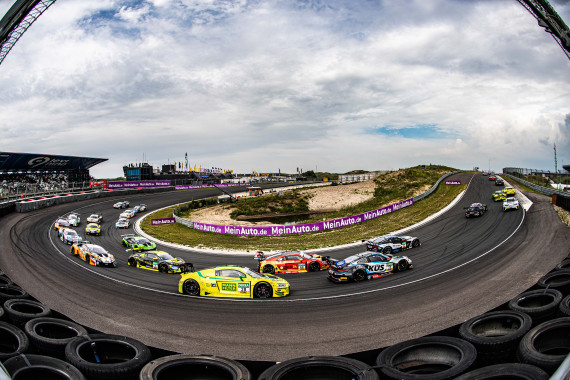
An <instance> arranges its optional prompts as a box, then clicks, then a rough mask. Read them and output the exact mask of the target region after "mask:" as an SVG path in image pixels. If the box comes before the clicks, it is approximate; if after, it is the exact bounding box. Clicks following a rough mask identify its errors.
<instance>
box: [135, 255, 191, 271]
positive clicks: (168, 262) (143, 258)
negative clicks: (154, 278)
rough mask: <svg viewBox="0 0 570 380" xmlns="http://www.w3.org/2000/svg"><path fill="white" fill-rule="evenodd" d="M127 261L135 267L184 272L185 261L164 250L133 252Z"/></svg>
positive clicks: (185, 269) (185, 268)
mask: <svg viewBox="0 0 570 380" xmlns="http://www.w3.org/2000/svg"><path fill="white" fill-rule="evenodd" d="M127 263H128V264H129V265H130V266H132V267H135V268H141V269H148V270H154V271H158V272H163V273H184V272H186V271H187V266H186V262H185V261H184V260H182V259H181V258H179V257H176V258H175V257H172V256H171V255H170V253H167V252H164V251H147V252H142V253H133V254H132V255H131V256H130V257H129V259H128V260H127Z"/></svg>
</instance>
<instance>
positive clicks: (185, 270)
mask: <svg viewBox="0 0 570 380" xmlns="http://www.w3.org/2000/svg"><path fill="white" fill-rule="evenodd" d="M188 272H194V264H192V263H186V265H183V266H182V267H181V268H180V273H188Z"/></svg>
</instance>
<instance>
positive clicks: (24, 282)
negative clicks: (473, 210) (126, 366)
mask: <svg viewBox="0 0 570 380" xmlns="http://www.w3.org/2000/svg"><path fill="white" fill-rule="evenodd" d="M449 179H450V180H461V181H462V182H463V183H469V186H468V187H467V189H466V191H465V193H464V194H463V196H462V198H461V199H460V200H459V202H457V203H456V204H455V205H454V206H453V207H451V208H450V209H449V210H448V211H446V212H445V213H442V214H441V215H439V216H438V217H436V218H435V219H433V220H432V221H430V222H429V223H426V224H423V225H420V226H418V227H416V228H415V229H413V230H410V231H407V232H406V234H409V235H412V236H417V237H418V238H419V239H420V240H421V243H422V245H421V246H420V247H419V248H414V249H411V250H408V251H405V253H403V254H405V255H407V256H409V257H410V258H411V259H412V260H413V263H414V269H412V270H409V271H406V272H403V273H397V274H394V275H390V276H386V277H383V278H380V279H375V280H370V281H365V282H362V283H350V284H334V283H331V282H330V281H328V280H327V278H326V271H322V272H318V273H301V274H290V275H281V277H283V278H285V279H287V280H288V281H289V283H290V284H291V294H290V296H288V297H285V298H282V299H269V300H256V299H254V300H229V299H211V298H197V297H189V296H185V295H182V294H179V293H178V280H179V278H180V276H179V275H175V274H170V275H169V274H163V273H157V272H151V271H146V270H141V269H137V268H133V267H130V266H128V265H127V258H128V256H129V253H127V252H125V249H124V247H123V246H122V245H121V237H120V235H122V234H125V233H131V232H132V227H131V228H130V229H129V230H117V229H115V226H114V222H115V220H116V219H117V217H118V214H119V213H120V211H119V210H116V209H113V207H112V205H113V203H115V202H117V201H118V200H123V198H119V197H111V198H107V199H105V200H103V201H101V200H90V201H82V202H77V203H68V204H63V205H58V206H54V207H51V208H47V209H43V210H38V211H34V212H30V213H25V214H18V213H12V214H9V215H7V216H5V217H3V218H2V221H1V222H2V228H1V229H0V242H1V244H2V247H3V249H2V253H1V255H0V267H1V268H2V269H3V270H4V272H5V273H6V274H7V275H8V276H9V277H10V278H11V279H13V281H14V282H16V283H17V284H18V285H20V286H22V287H23V288H24V289H25V290H26V291H27V292H29V293H30V294H31V295H32V296H34V297H35V298H36V299H38V300H39V301H41V302H42V303H44V304H46V305H47V306H48V307H50V308H52V309H54V310H56V311H58V312H60V313H62V314H65V315H66V316H68V317H69V318H71V319H73V320H74V321H76V322H78V323H80V324H83V325H85V326H88V327H90V328H93V329H96V330H99V331H102V332H105V333H110V334H118V335H124V336H129V337H132V338H135V339H138V340H141V341H142V342H143V343H145V344H147V345H150V346H154V347H158V348H163V349H167V350H171V351H176V352H181V353H191V354H213V355H219V356H224V357H228V358H232V359H238V360H270V361H283V360H286V359H290V358H296V357H300V356H308V355H342V354H348V353H355V352H361V351H366V350H371V349H376V348H381V347H385V346H388V345H391V344H394V343H397V342H400V341H404V340H408V339H412V338H417V337H420V336H424V335H427V334H431V333H434V332H437V331H439V330H442V329H445V328H448V327H450V326H453V325H455V324H458V323H461V322H464V321H465V320H467V319H469V318H471V317H474V316H476V315H479V314H482V313H484V312H486V311H488V310H490V309H493V308H495V307H497V306H499V305H501V304H503V303H504V302H506V301H508V300H509V299H511V298H513V297H514V296H516V295H517V294H519V293H521V292H523V291H525V290H527V289H528V288H529V287H531V286H532V285H534V284H535V283H536V281H537V280H538V279H539V278H540V277H541V276H542V275H544V274H545V273H547V272H548V271H550V270H551V269H552V268H554V267H555V266H556V264H558V263H559V262H560V261H561V260H562V259H564V258H565V257H566V256H567V255H568V253H569V252H568V247H569V246H570V232H569V231H568V230H569V229H568V228H567V226H566V225H565V224H563V223H562V222H561V221H560V218H559V217H558V215H557V214H556V212H555V211H554V209H553V207H552V205H551V204H549V199H548V198H547V197H544V196H540V195H536V194H526V195H527V196H528V197H529V198H531V200H532V201H533V202H534V203H533V205H532V206H531V208H530V209H529V210H528V212H524V211H523V210H522V209H519V210H516V211H508V212H503V210H502V207H501V206H502V205H501V202H497V203H493V201H492V200H491V193H492V192H493V191H495V190H496V187H495V185H494V182H492V181H488V179H487V177H484V176H481V175H480V174H472V173H461V174H456V175H454V176H452V177H450V178H449ZM441 186H445V185H441ZM214 195H219V191H218V190H216V189H213V190H212V189H208V190H192V191H172V192H167V193H158V194H140V195H131V196H127V197H124V199H125V200H129V201H130V202H131V204H137V203H146V204H147V205H148V207H149V210H150V211H153V210H156V209H158V208H162V207H166V206H169V205H172V204H177V203H182V202H185V201H188V200H190V198H191V197H193V198H194V199H197V198H199V197H208V196H214ZM421 202H429V197H428V198H426V199H425V200H422V201H421ZM473 202H482V203H486V204H487V205H488V206H489V210H488V211H487V213H485V214H484V215H483V216H482V217H479V218H469V219H468V218H465V216H464V210H463V207H466V206H468V205H469V204H471V203H473ZM71 211H76V212H79V213H80V214H81V216H82V223H81V225H80V226H79V227H77V228H76V229H77V231H78V232H80V234H81V235H84V234H83V229H84V228H85V218H86V217H87V216H88V215H89V214H91V213H101V214H102V215H103V217H104V222H103V224H102V235H101V236H99V237H89V238H88V240H89V241H91V242H92V243H95V244H99V245H101V246H103V247H104V248H105V249H107V250H109V251H110V252H111V253H113V254H114V255H115V258H116V259H117V263H118V265H117V267H116V268H99V267H93V266H88V265H86V263H85V262H83V261H82V260H80V259H78V258H76V257H72V256H71V255H70V253H69V246H67V245H65V244H63V243H62V242H61V241H59V239H57V233H56V232H55V231H54V230H53V228H52V226H53V222H54V221H55V219H56V218H57V217H58V216H60V215H64V214H67V213H69V212H71ZM434 211H437V210H434ZM396 212H397V211H396ZM360 238H361V237H359V236H355V239H354V240H355V241H357V240H360ZM158 249H162V250H165V251H167V252H169V253H171V254H172V255H173V256H177V257H181V258H183V259H184V260H186V261H187V262H190V263H193V265H194V267H195V268H196V269H197V270H200V269H204V268H208V267H213V266H216V265H225V264H235V265H243V266H249V267H250V268H256V265H257V262H256V261H255V260H253V255H254V253H255V252H252V253H251V255H249V256H245V255H233V256H232V255H228V254H205V253H203V252H197V251H192V250H186V249H185V250H178V249H175V248H171V247H163V246H161V245H160V244H158ZM363 250H365V247H364V245H362V246H352V247H348V248H347V247H344V248H338V249H332V250H329V251H327V252H326V255H329V256H331V257H333V258H338V259H343V258H345V257H347V256H350V255H352V254H354V253H357V252H361V251H363ZM309 252H310V251H309Z"/></svg>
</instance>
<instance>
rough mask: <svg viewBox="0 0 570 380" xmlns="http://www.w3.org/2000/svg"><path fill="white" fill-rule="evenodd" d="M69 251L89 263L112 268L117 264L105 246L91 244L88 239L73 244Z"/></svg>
mask: <svg viewBox="0 0 570 380" xmlns="http://www.w3.org/2000/svg"><path fill="white" fill-rule="evenodd" d="M70 252H71V254H72V255H73V256H79V257H80V258H82V259H83V260H85V262H87V264H89V265H95V266H102V267H112V268H114V267H116V266H117V263H116V262H115V257H114V256H113V255H112V254H110V253H109V252H107V250H105V248H103V247H101V246H99V245H96V244H91V243H89V242H88V241H83V242H80V243H75V244H73V245H72V246H71V250H70Z"/></svg>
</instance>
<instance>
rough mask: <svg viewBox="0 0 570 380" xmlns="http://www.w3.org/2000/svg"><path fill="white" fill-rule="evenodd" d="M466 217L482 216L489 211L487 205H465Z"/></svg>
mask: <svg viewBox="0 0 570 380" xmlns="http://www.w3.org/2000/svg"><path fill="white" fill-rule="evenodd" d="M464 209H465V217H466V218H470V217H472V216H481V215H483V214H484V213H485V211H487V205H485V204H483V203H472V204H471V206H469V207H464Z"/></svg>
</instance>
